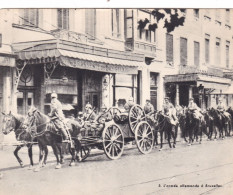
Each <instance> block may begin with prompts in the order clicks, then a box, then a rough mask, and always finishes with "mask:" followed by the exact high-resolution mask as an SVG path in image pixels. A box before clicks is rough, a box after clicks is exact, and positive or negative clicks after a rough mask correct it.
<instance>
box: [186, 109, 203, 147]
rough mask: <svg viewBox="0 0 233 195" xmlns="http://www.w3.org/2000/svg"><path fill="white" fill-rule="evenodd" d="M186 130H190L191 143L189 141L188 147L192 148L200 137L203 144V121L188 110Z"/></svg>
mask: <svg viewBox="0 0 233 195" xmlns="http://www.w3.org/2000/svg"><path fill="white" fill-rule="evenodd" d="M185 124H186V129H187V130H188V136H189V141H188V146H190V145H191V144H192V143H193V142H194V139H195V138H196V141H198V136H199V135H200V140H199V143H200V144H201V141H202V130H203V128H202V120H201V119H198V118H195V117H194V113H193V111H190V110H188V109H187V110H186V120H185Z"/></svg>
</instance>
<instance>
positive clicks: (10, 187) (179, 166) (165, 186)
mask: <svg viewBox="0 0 233 195" xmlns="http://www.w3.org/2000/svg"><path fill="white" fill-rule="evenodd" d="M232 141H233V139H232V138H227V139H225V140H217V141H204V142H203V143H202V144H201V145H200V144H197V143H195V144H194V145H192V146H191V147H190V146H187V145H186V144H185V143H183V142H179V143H178V144H177V148H176V149H169V148H168V145H165V147H164V150H162V151H159V150H158V149H154V150H153V151H152V152H151V153H150V154H148V155H141V154H140V153H139V152H138V150H137V149H136V148H135V147H134V146H133V147H132V148H128V149H126V150H125V152H124V154H123V156H122V157H121V158H120V159H119V160H115V161H112V160H108V159H107V157H106V156H105V155H104V154H103V153H102V152H101V151H94V153H93V154H92V155H91V156H90V157H89V158H87V160H86V161H85V162H82V163H76V166H74V167H69V166H68V162H69V158H70V157H69V156H66V161H65V164H64V165H63V167H62V169H60V170H56V169H54V167H55V159H54V157H53V154H52V152H50V153H49V158H48V164H47V166H46V167H45V168H43V169H41V171H40V172H38V173H35V172H33V171H32V170H28V166H26V167H25V168H20V167H19V165H18V164H17V161H16V159H15V158H14V156H13V154H12V152H13V148H11V147H5V149H4V150H3V151H0V155H1V162H0V167H1V171H2V173H3V178H2V179H1V180H0V189H1V191H0V194H1V195H2V194H15V195H27V194H35V195H37V194H38V195H39V194H51V193H52V194H66V193H69V194H171V193H172V194H189V193H190V191H192V194H230V192H231V191H232V190H233V183H232V182H233V176H232V175H233V159H232V155H233V148H232V147H231V146H232ZM26 153H27V152H26V149H22V152H21V153H20V154H21V156H22V158H23V160H24V162H25V163H26V162H28V158H27V156H26ZM34 160H35V161H36V162H37V160H38V155H37V146H34Z"/></svg>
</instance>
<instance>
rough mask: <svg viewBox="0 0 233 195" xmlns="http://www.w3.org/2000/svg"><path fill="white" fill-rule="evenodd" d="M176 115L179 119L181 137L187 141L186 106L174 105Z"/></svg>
mask: <svg viewBox="0 0 233 195" xmlns="http://www.w3.org/2000/svg"><path fill="white" fill-rule="evenodd" d="M176 115H177V118H178V121H179V127H180V131H181V137H182V138H184V141H185V142H188V140H187V139H186V138H187V137H188V130H187V128H186V107H183V106H176Z"/></svg>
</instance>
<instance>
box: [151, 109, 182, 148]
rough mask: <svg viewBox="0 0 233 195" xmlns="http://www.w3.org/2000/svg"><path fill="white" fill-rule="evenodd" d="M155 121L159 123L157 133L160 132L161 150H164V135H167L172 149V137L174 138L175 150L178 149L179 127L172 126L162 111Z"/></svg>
mask: <svg viewBox="0 0 233 195" xmlns="http://www.w3.org/2000/svg"><path fill="white" fill-rule="evenodd" d="M155 120H156V121H157V124H156V127H155V129H158V130H155V131H158V132H160V150H162V148H163V136H164V133H165V135H167V139H168V144H169V147H170V148H172V146H171V141H170V139H171V137H172V138H173V148H175V147H176V137H177V131H178V125H176V126H174V125H172V124H171V122H170V119H169V118H168V117H167V116H165V115H164V114H163V113H162V111H159V112H158V113H157V114H156V116H155Z"/></svg>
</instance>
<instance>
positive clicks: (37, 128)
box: [25, 107, 81, 171]
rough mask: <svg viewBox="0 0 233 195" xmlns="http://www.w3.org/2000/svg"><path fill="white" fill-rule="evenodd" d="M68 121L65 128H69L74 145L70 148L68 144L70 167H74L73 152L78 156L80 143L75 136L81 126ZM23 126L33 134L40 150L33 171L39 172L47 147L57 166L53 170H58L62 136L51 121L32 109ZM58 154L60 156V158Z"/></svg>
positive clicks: (60, 161) (61, 159)
mask: <svg viewBox="0 0 233 195" xmlns="http://www.w3.org/2000/svg"><path fill="white" fill-rule="evenodd" d="M69 121H70V122H69V123H67V126H69V133H70V136H71V137H72V140H73V141H74V144H75V147H74V148H73V147H71V144H69V149H70V153H71V155H72V159H71V162H70V166H72V165H74V161H75V159H76V156H75V154H76V153H75V150H77V153H78V154H79V153H80V150H81V143H80V141H79V140H78V139H77V135H79V134H80V129H81V126H80V125H79V123H78V122H77V123H76V122H75V121H74V120H73V121H72V120H69ZM25 124H26V125H27V128H29V129H30V131H32V132H34V136H35V137H36V138H37V140H38V145H39V148H40V158H39V166H38V167H37V169H36V170H35V171H39V170H40V168H41V166H42V162H43V159H44V158H47V154H46V153H45V151H44V149H45V148H46V147H47V145H49V146H51V147H52V149H53V153H54V155H55V157H56V160H57V165H56V166H55V168H56V169H60V168H61V164H62V163H63V162H64V157H63V154H62V135H61V134H60V132H57V130H56V128H55V125H54V123H53V122H52V119H50V118H49V117H48V116H46V115H45V114H42V113H41V112H40V111H39V110H38V109H37V108H34V107H32V108H31V109H30V110H29V111H28V117H27V118H26V123H25ZM73 127H76V128H73ZM58 153H59V154H60V158H59V155H58Z"/></svg>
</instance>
